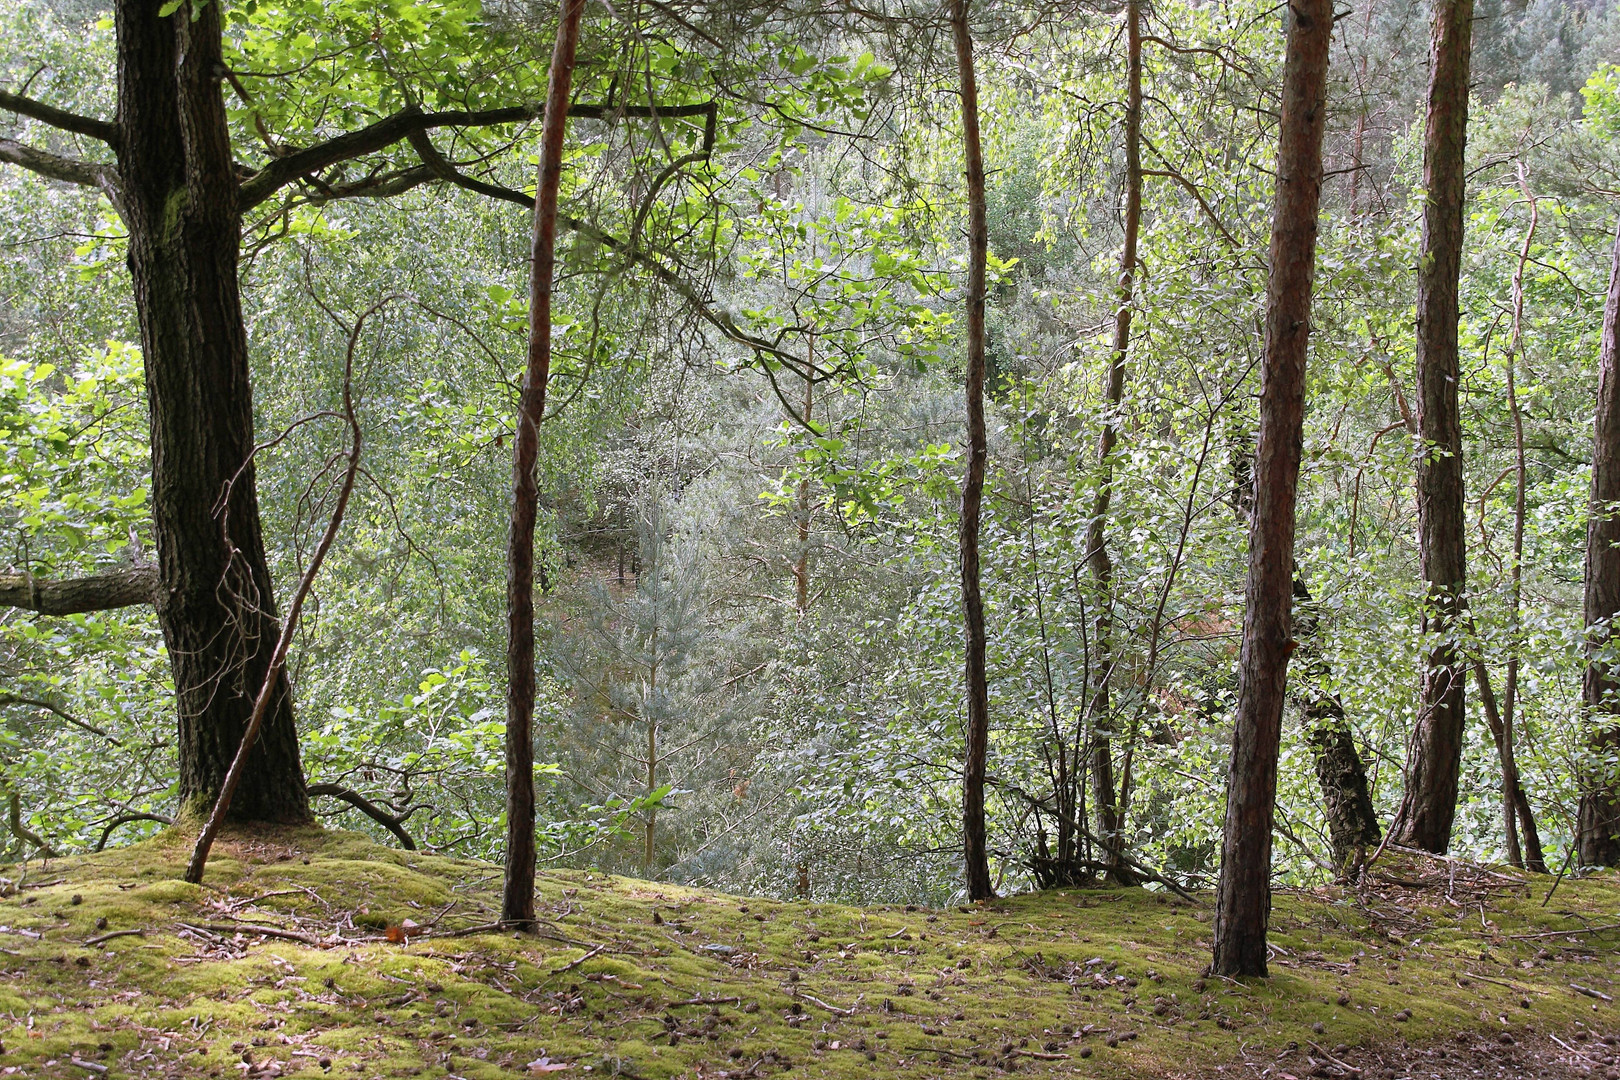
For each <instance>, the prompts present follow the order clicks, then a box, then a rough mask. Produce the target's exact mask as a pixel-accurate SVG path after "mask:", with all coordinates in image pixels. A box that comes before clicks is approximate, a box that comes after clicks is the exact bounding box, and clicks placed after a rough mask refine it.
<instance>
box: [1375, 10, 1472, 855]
mask: <svg viewBox="0 0 1620 1080" xmlns="http://www.w3.org/2000/svg"><path fill="white" fill-rule="evenodd" d="M1473 17H1474V4H1473V0H1437V2H1436V6H1435V16H1434V31H1433V38H1432V41H1431V45H1430V65H1431V66H1430V75H1429V107H1428V116H1427V120H1426V123H1425V127H1424V143H1423V181H1424V183H1423V186H1424V188H1425V189H1426V190H1427V191H1428V199H1427V201H1426V202H1425V203H1424V206H1423V250H1422V254H1421V256H1420V257H1419V260H1418V297H1417V388H1418V401H1417V422H1418V437H1419V445H1418V457H1417V495H1418V543H1419V547H1420V554H1421V561H1422V565H1423V580H1424V581H1425V582H1426V583H1427V589H1428V593H1427V597H1426V599H1425V604H1424V616H1423V629H1424V632H1425V633H1426V634H1429V635H1433V637H1434V638H1435V645H1434V647H1433V649H1432V650H1431V651H1430V653H1429V655H1428V657H1427V658H1426V660H1425V670H1424V674H1423V694H1422V700H1421V701H1420V703H1419V710H1418V719H1417V724H1416V725H1415V728H1414V730H1413V733H1412V749H1411V755H1410V760H1409V762H1408V764H1407V776H1406V792H1405V795H1404V797H1403V798H1402V801H1401V809H1400V811H1399V813H1398V814H1397V815H1396V819H1395V824H1394V825H1393V826H1392V827H1391V831H1392V832H1393V833H1394V835H1395V837H1396V838H1397V839H1398V840H1400V841H1401V842H1402V843H1405V844H1408V845H1410V846H1412V847H1416V848H1421V849H1423V850H1425V851H1432V852H1435V853H1437V854H1440V853H1444V852H1445V850H1446V848H1447V847H1448V846H1450V843H1451V824H1452V820H1453V818H1454V817H1455V816H1456V813H1457V778H1458V772H1459V771H1460V769H1461V766H1462V745H1463V722H1464V715H1463V705H1464V700H1463V697H1464V694H1463V692H1464V688H1465V684H1466V679H1467V671H1466V665H1465V663H1464V661H1463V658H1462V656H1461V653H1460V651H1459V650H1458V648H1457V631H1458V627H1459V625H1460V622H1459V621H1460V618H1461V614H1462V605H1463V597H1464V592H1465V589H1466V585H1467V563H1466V555H1467V542H1466V537H1465V535H1464V532H1463V529H1464V524H1463V471H1462V418H1461V414H1460V413H1459V411H1458V404H1457V382H1458V377H1459V372H1458V357H1457V320H1458V317H1459V312H1458V297H1457V289H1458V278H1459V275H1460V273H1461V269H1462V243H1463V200H1464V197H1465V194H1466V191H1465V187H1466V179H1467V178H1466V174H1465V165H1464V161H1463V152H1464V148H1465V145H1466V141H1467V134H1468V64H1469V53H1470V42H1471V35H1472V32H1473Z"/></svg>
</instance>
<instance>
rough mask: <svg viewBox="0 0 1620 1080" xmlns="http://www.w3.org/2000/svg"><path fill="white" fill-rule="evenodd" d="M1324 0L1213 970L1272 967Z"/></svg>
mask: <svg viewBox="0 0 1620 1080" xmlns="http://www.w3.org/2000/svg"><path fill="white" fill-rule="evenodd" d="M1332 38H1333V5H1332V3H1330V2H1329V0H1297V2H1296V3H1293V4H1291V5H1290V6H1289V26H1288V46H1287V58H1286V60H1285V62H1284V67H1283V87H1282V118H1281V122H1280V129H1279V133H1278V148H1277V195H1276V209H1275V212H1274V215H1273V218H1272V227H1271V272H1270V275H1269V277H1268V279H1267V282H1266V351H1265V362H1264V367H1263V370H1262V374H1261V379H1262V385H1261V388H1260V431H1259V436H1258V440H1257V445H1256V450H1255V464H1254V479H1255V501H1254V512H1253V516H1252V518H1251V519H1250V524H1249V576H1248V587H1247V590H1246V595H1245V607H1244V613H1243V647H1242V653H1241V656H1240V658H1239V666H1238V706H1237V720H1236V725H1235V728H1234V730H1233V733H1232V764H1231V772H1230V774H1229V777H1228V780H1227V792H1226V821H1225V828H1224V830H1223V833H1222V837H1221V878H1220V884H1219V886H1218V890H1217V893H1216V904H1215V948H1214V959H1213V961H1212V963H1211V971H1212V972H1213V973H1214V974H1216V975H1225V976H1249V975H1265V974H1266V924H1267V923H1268V921H1269V920H1270V917H1271V832H1272V826H1273V824H1274V821H1275V815H1276V796H1277V753H1278V747H1279V743H1280V739H1281V734H1282V714H1283V702H1284V693H1285V690H1286V683H1287V674H1288V656H1289V653H1290V652H1292V651H1293V648H1294V640H1293V627H1292V625H1291V603H1292V595H1293V580H1294V506H1295V501H1296V496H1297V493H1298V485H1299V461H1300V452H1301V446H1302V443H1303V439H1304V425H1305V358H1306V349H1307V345H1308V343H1309V339H1310V316H1311V287H1312V284H1313V282H1314V280H1315V276H1316V230H1317V211H1318V208H1319V207H1320V205H1321V196H1322V129H1323V126H1324V121H1325V119H1326V101H1325V98H1326V88H1327V67H1328V51H1329V46H1330V44H1331V42H1332Z"/></svg>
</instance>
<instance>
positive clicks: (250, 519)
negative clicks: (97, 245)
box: [116, 0, 310, 822]
mask: <svg viewBox="0 0 1620 1080" xmlns="http://www.w3.org/2000/svg"><path fill="white" fill-rule="evenodd" d="M161 6H162V0H119V3H118V5H117V27H118V45H117V49H118V130H119V136H118V138H117V139H116V143H117V155H118V165H119V172H120V174H121V177H122V182H123V202H124V212H125V215H126V221H127V224H128V227H129V268H130V275H131V278H132V280H133V282H134V291H135V308H136V312H137V315H138V317H139V320H140V327H141V348H142V350H143V354H144V357H145V366H146V389H147V396H148V401H149V406H150V416H151V444H152V527H153V534H154V537H155V539H156V541H157V562H158V579H159V587H158V590H157V594H156V607H157V616H158V623H159V625H160V626H161V627H162V629H163V637H164V641H165V644H166V645H167V647H168V654H169V663H170V665H171V667H172V669H173V673H174V684H175V701H176V707H177V711H178V714H179V765H180V800H181V803H182V805H183V806H186V807H190V808H192V809H194V810H200V811H202V812H206V811H207V809H208V807H209V806H210V805H211V804H212V803H213V802H214V800H215V799H216V798H217V796H218V794H219V791H220V786H221V783H222V782H223V780H224V777H225V774H226V771H227V770H228V769H229V768H230V764H231V759H232V757H233V756H234V755H235V753H236V749H237V746H238V745H240V743H241V739H242V734H243V732H244V730H245V729H246V727H247V723H248V718H249V715H250V714H251V712H252V710H253V700H254V697H255V696H256V693H257V690H258V688H259V686H260V685H261V684H262V683H263V681H264V676H265V673H266V671H267V670H269V667H270V658H271V653H272V652H273V651H274V648H275V643H276V638H277V631H278V627H279V620H278V619H277V616H276V598H275V593H274V592H273V591H272V589H271V583H270V571H269V566H268V563H267V562H266V560H265V551H264V538H263V535H262V533H261V531H260V525H259V504H258V494H257V489H256V484H255V477H254V465H253V461H252V459H251V454H252V451H253V445H254V444H253V397H252V393H251V390H250V386H249V371H248V352H247V332H246V329H245V327H244V325H243V322H242V306H241V297H240V293H239V290H238V282H237V251H238V245H239V243H240V226H241V222H240V215H239V213H238V210H237V177H236V173H235V168H234V165H233V163H232V159H231V147H230V135H229V131H228V129H227V127H226V122H225V103H224V99H223V97H222V96H221V93H220V78H221V73H222V72H223V70H224V65H223V62H222V60H221V53H220V5H219V4H204V5H198V6H196V7H195V8H193V6H192V5H182V6H181V8H180V10H179V11H178V12H176V13H175V14H172V15H169V16H167V17H163V18H160V17H159V16H158V9H159V8H160V7H161ZM231 817H232V818H233V819H237V820H255V821H281V822H303V821H308V820H310V812H309V799H308V796H307V795H306V794H305V791H304V776H303V770H302V768H301V766H300V763H299V760H298V734H297V730H296V728H295V726H294V724H293V712H292V701H291V697H290V695H289V693H288V689H287V681H286V678H285V676H284V675H281V676H278V677H277V679H276V684H275V687H274V689H273V696H272V699H271V701H270V704H269V711H268V714H267V716H266V719H265V722H264V729H263V732H262V734H261V735H260V737H259V739H258V740H257V743H256V745H255V746H254V748H253V751H252V754H251V756H250V757H249V759H248V761H247V767H246V772H245V773H244V774H243V776H242V781H241V786H240V788H239V789H238V790H237V792H236V797H235V799H234V800H233V802H232V804H231Z"/></svg>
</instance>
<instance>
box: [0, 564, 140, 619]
mask: <svg viewBox="0 0 1620 1080" xmlns="http://www.w3.org/2000/svg"><path fill="white" fill-rule="evenodd" d="M157 587H158V579H157V567H155V566H151V565H144V566H134V567H130V568H129V569H127V570H110V571H108V572H107V573H105V574H91V575H89V576H88V577H80V578H63V579H60V580H55V581H52V580H45V581H41V580H40V579H39V578H37V577H35V576H34V575H32V574H0V606H4V607H14V608H23V609H25V610H27V611H37V612H39V613H40V614H41V615H78V614H81V613H83V612H87V611H111V610H112V609H113V608H125V607H134V606H135V605H136V604H150V603H152V600H153V597H154V595H155V594H156V593H157Z"/></svg>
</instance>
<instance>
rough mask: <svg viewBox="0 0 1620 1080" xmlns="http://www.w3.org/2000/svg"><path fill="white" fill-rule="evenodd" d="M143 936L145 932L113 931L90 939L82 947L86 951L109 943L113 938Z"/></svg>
mask: <svg viewBox="0 0 1620 1080" xmlns="http://www.w3.org/2000/svg"><path fill="white" fill-rule="evenodd" d="M145 936H146V931H145V930H114V931H112V932H111V933H109V934H102V935H101V936H100V937H93V938H91V939H90V940H89V941H87V942H85V943H84V947H85V948H87V949H88V948H90V947H91V946H92V945H101V944H103V943H105V942H108V941H111V940H112V939H113V938H121V937H145Z"/></svg>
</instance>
